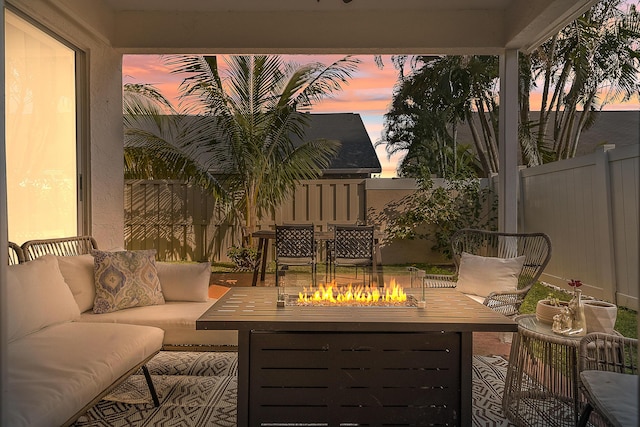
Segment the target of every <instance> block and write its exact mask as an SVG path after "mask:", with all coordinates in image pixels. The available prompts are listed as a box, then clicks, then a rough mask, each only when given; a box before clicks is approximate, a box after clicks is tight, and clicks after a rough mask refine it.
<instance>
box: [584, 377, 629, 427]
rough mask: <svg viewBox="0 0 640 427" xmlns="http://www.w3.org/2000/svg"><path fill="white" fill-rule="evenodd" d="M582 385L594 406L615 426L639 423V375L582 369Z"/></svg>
mask: <svg viewBox="0 0 640 427" xmlns="http://www.w3.org/2000/svg"><path fill="white" fill-rule="evenodd" d="M580 380H581V381H582V385H583V386H584V388H585V389H586V390H587V392H588V394H589V397H590V399H589V400H590V401H591V402H592V406H593V407H594V408H596V409H597V410H598V411H599V412H600V413H601V414H602V415H604V416H605V418H606V419H607V420H609V422H611V424H613V425H614V426H620V427H625V426H637V425H638V376H637V375H631V374H621V373H618V372H607V371H582V372H581V373H580Z"/></svg>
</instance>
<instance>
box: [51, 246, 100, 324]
mask: <svg viewBox="0 0 640 427" xmlns="http://www.w3.org/2000/svg"><path fill="white" fill-rule="evenodd" d="M56 258H57V259H58V265H59V266H60V272H61V273H62V276H63V277H64V281H65V282H67V285H69V288H70V289H71V293H72V294H73V297H74V298H75V300H76V304H78V308H80V312H85V311H87V310H91V308H92V307H93V301H94V300H95V298H96V284H95V279H94V274H93V256H92V255H90V254H86V255H77V256H59V257H56Z"/></svg>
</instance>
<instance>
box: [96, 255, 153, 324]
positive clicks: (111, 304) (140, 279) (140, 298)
mask: <svg viewBox="0 0 640 427" xmlns="http://www.w3.org/2000/svg"><path fill="white" fill-rule="evenodd" d="M91 254H92V255H93V257H94V278H95V284H96V298H95V300H94V302H93V312H94V313H97V314H100V313H110V312H112V311H117V310H121V309H124V308H131V307H142V306H148V305H155V304H164V296H163V295H162V288H161V287H160V280H159V279H158V270H157V268H156V262H155V254H156V251H155V249H152V250H145V251H122V252H104V251H98V250H94V251H92V252H91Z"/></svg>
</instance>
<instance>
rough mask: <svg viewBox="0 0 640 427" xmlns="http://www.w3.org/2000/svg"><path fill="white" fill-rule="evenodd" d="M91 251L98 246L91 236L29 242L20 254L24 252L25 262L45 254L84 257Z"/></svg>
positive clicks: (23, 245) (24, 245)
mask: <svg viewBox="0 0 640 427" xmlns="http://www.w3.org/2000/svg"><path fill="white" fill-rule="evenodd" d="M92 249H98V244H97V243H96V241H95V239H94V238H93V237H91V236H74V237H61V238H59V239H45V240H29V241H28V242H25V243H23V244H22V252H24V257H25V260H26V261H30V260H34V259H36V258H38V257H41V256H42V255H46V254H51V255H56V256H73V255H84V254H88V253H91V250H92Z"/></svg>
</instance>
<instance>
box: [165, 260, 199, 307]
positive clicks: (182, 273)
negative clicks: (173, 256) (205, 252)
mask: <svg viewBox="0 0 640 427" xmlns="http://www.w3.org/2000/svg"><path fill="white" fill-rule="evenodd" d="M156 267H157V268H158V278H159V279H160V286H162V294H163V295H164V299H165V300H166V301H197V302H200V301H207V300H208V299H209V281H210V280H211V264H209V263H208V262H201V263H196V264H194V263H188V264H184V263H176V262H157V263H156Z"/></svg>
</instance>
